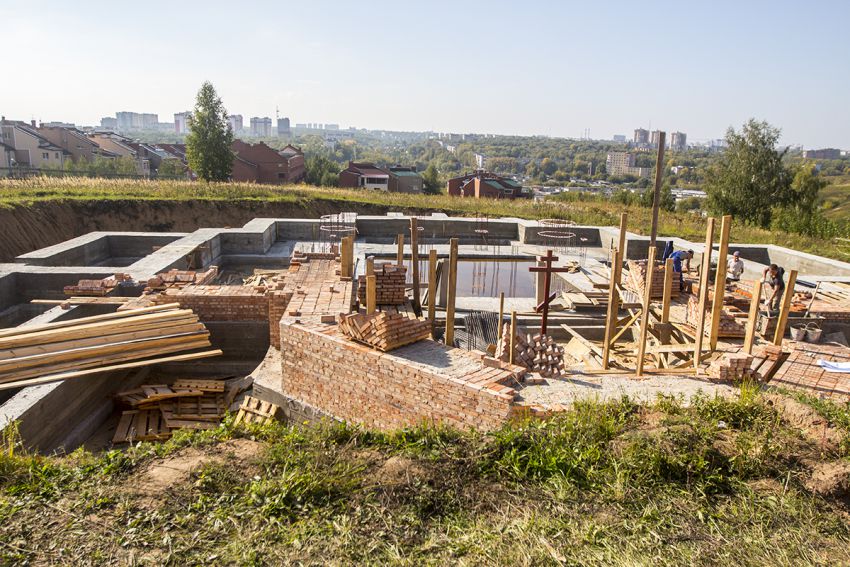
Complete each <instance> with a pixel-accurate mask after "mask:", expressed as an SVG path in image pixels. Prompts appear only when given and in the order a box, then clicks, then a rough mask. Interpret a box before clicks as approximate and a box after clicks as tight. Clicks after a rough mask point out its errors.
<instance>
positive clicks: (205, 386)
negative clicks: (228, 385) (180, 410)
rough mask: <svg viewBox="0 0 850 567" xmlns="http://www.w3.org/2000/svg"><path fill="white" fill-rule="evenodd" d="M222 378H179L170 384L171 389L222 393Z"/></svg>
mask: <svg viewBox="0 0 850 567" xmlns="http://www.w3.org/2000/svg"><path fill="white" fill-rule="evenodd" d="M224 385H225V384H224V380H200V379H197V380H196V379H193V378H181V379H178V380H175V381H174V383H172V384H171V389H172V390H200V391H202V392H217V393H224Z"/></svg>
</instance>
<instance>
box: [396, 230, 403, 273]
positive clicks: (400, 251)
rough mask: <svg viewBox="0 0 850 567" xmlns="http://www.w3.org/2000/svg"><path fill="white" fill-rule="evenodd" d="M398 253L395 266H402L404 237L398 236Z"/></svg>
mask: <svg viewBox="0 0 850 567" xmlns="http://www.w3.org/2000/svg"><path fill="white" fill-rule="evenodd" d="M397 242H398V252H397V253H396V264H398V265H399V266H404V235H403V234H399V235H398V240H397Z"/></svg>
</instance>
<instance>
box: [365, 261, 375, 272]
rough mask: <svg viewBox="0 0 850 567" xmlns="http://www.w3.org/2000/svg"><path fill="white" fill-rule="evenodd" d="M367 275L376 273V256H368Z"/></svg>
mask: <svg viewBox="0 0 850 567" xmlns="http://www.w3.org/2000/svg"><path fill="white" fill-rule="evenodd" d="M366 275H367V276H374V275H375V257H374V256H369V257H368V258H366Z"/></svg>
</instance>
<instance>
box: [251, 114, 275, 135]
mask: <svg viewBox="0 0 850 567" xmlns="http://www.w3.org/2000/svg"><path fill="white" fill-rule="evenodd" d="M251 135H252V136H258V137H260V138H268V137H270V136H271V135H272V119H271V118H269V117H268V116H265V117H263V118H259V117H257V116H254V117H253V118H251Z"/></svg>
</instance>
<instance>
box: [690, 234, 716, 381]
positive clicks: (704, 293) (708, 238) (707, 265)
mask: <svg viewBox="0 0 850 567" xmlns="http://www.w3.org/2000/svg"><path fill="white" fill-rule="evenodd" d="M713 240H714V217H709V218H708V224H707V225H706V228H705V248H704V250H703V254H702V268H701V269H700V275H699V299H698V300H697V301H698V303H699V306H698V307H699V315H698V317H697V329H696V337H695V341H696V342H695V346H694V368H699V365H700V358H701V356H702V355H701V353H702V342H703V335H704V334H705V305H706V300H707V298H708V273H709V272H710V271H711V247H712V242H713Z"/></svg>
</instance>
